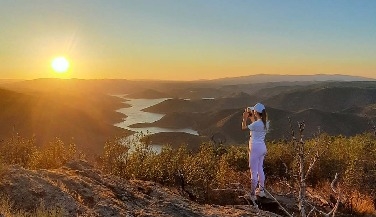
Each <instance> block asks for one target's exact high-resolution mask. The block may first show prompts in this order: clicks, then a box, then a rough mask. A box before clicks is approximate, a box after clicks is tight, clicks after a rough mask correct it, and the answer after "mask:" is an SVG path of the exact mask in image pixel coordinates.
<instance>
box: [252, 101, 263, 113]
mask: <svg viewBox="0 0 376 217" xmlns="http://www.w3.org/2000/svg"><path fill="white" fill-rule="evenodd" d="M253 109H254V110H255V111H256V112H258V113H262V110H264V109H265V106H264V105H263V104H261V103H257V104H256V105H255V106H253Z"/></svg>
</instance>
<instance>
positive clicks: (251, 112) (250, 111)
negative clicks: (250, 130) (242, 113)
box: [246, 107, 253, 116]
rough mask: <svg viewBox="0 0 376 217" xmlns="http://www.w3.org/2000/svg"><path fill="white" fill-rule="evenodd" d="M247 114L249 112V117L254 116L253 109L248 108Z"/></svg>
mask: <svg viewBox="0 0 376 217" xmlns="http://www.w3.org/2000/svg"><path fill="white" fill-rule="evenodd" d="M246 112H248V114H249V116H252V115H253V107H247V108H246Z"/></svg>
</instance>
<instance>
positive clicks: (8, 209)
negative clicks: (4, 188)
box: [0, 197, 63, 217]
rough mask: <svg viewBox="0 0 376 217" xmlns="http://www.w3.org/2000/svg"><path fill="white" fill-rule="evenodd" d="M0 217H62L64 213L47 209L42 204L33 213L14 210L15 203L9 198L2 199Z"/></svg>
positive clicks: (0, 200) (0, 199)
mask: <svg viewBox="0 0 376 217" xmlns="http://www.w3.org/2000/svg"><path fill="white" fill-rule="evenodd" d="M0 216H6V217H61V216H63V213H62V211H61V210H60V209H57V208H55V209H47V208H45V207H44V205H43V204H41V205H40V206H39V207H38V208H37V209H36V210H34V211H33V212H26V211H22V210H14V209H13V203H12V202H11V201H10V200H9V199H8V198H7V197H1V198H0Z"/></svg>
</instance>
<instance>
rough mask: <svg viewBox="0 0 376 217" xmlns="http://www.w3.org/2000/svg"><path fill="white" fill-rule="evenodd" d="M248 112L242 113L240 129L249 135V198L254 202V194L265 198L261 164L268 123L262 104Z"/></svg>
mask: <svg viewBox="0 0 376 217" xmlns="http://www.w3.org/2000/svg"><path fill="white" fill-rule="evenodd" d="M252 109H253V110H252ZM249 110H250V108H248V109H247V110H246V111H244V113H243V121H242V129H243V130H246V129H249V130H250V135H251V136H250V139H249V150H250V151H249V167H250V171H251V181H252V183H251V193H250V194H251V195H250V196H251V199H252V200H255V199H256V194H257V195H258V196H260V197H265V192H264V187H265V174H264V168H263V164H264V157H265V155H266V145H265V135H266V132H267V131H268V128H269V123H268V120H267V114H266V110H265V106H264V105H263V104H261V103H257V104H256V105H255V106H254V107H253V108H251V111H249ZM248 118H249V119H250V120H251V121H252V123H251V124H249V125H247V119H248ZM257 184H258V186H257ZM257 187H258V188H257ZM256 188H257V190H256Z"/></svg>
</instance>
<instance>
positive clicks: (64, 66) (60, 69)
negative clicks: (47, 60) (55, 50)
mask: <svg viewBox="0 0 376 217" xmlns="http://www.w3.org/2000/svg"><path fill="white" fill-rule="evenodd" d="M51 67H52V69H53V70H54V71H55V72H56V73H64V72H66V71H68V69H69V61H68V60H67V58H65V57H63V56H60V57H55V58H54V59H53V60H52V62H51Z"/></svg>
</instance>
